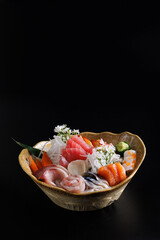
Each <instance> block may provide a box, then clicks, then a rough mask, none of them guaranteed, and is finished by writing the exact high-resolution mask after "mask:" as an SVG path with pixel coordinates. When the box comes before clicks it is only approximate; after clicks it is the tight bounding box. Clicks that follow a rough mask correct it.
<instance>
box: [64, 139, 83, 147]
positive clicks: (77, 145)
mask: <svg viewBox="0 0 160 240" xmlns="http://www.w3.org/2000/svg"><path fill="white" fill-rule="evenodd" d="M66 147H67V148H78V149H81V150H82V149H83V148H82V147H81V146H80V145H79V144H78V143H76V142H74V141H73V140H72V139H71V138H69V139H68V140H67V146H66Z"/></svg>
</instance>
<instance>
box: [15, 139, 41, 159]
mask: <svg viewBox="0 0 160 240" xmlns="http://www.w3.org/2000/svg"><path fill="white" fill-rule="evenodd" d="M12 139H13V141H15V142H16V143H17V144H18V145H19V146H21V147H22V148H27V149H28V151H29V153H30V154H32V155H34V156H35V157H38V158H42V156H43V151H41V150H39V149H37V148H34V147H31V146H28V145H26V144H24V143H20V142H18V141H16V140H15V139H14V138H12Z"/></svg>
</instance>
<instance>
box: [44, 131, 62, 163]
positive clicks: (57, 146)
mask: <svg viewBox="0 0 160 240" xmlns="http://www.w3.org/2000/svg"><path fill="white" fill-rule="evenodd" d="M65 147H66V143H64V142H63V141H62V139H61V137H60V136H54V139H52V140H51V147H50V148H49V150H48V151H47V154H48V156H49V158H50V159H51V161H52V163H53V164H59V160H60V156H61V152H62V149H64V148H65Z"/></svg>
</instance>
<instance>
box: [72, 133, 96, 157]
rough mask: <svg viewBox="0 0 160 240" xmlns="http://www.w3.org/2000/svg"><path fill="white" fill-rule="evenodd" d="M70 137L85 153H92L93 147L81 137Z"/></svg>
mask: <svg viewBox="0 0 160 240" xmlns="http://www.w3.org/2000/svg"><path fill="white" fill-rule="evenodd" d="M71 139H72V140H73V141H74V142H76V143H77V144H79V145H80V146H81V147H82V148H83V149H84V150H85V151H86V152H87V153H90V154H92V149H93V148H92V147H91V146H90V145H89V144H87V143H86V142H85V141H84V140H83V139H82V138H81V137H78V136H76V135H74V136H73V137H72V138H71Z"/></svg>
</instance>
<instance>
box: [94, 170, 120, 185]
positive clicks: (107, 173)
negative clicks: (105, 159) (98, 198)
mask: <svg viewBox="0 0 160 240" xmlns="http://www.w3.org/2000/svg"><path fill="white" fill-rule="evenodd" d="M98 175H99V176H101V177H103V178H104V179H106V180H107V182H108V183H109V185H110V186H114V185H116V180H115V177H114V175H113V173H112V171H111V170H110V169H109V168H108V167H107V166H103V167H100V168H99V169H98Z"/></svg>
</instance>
